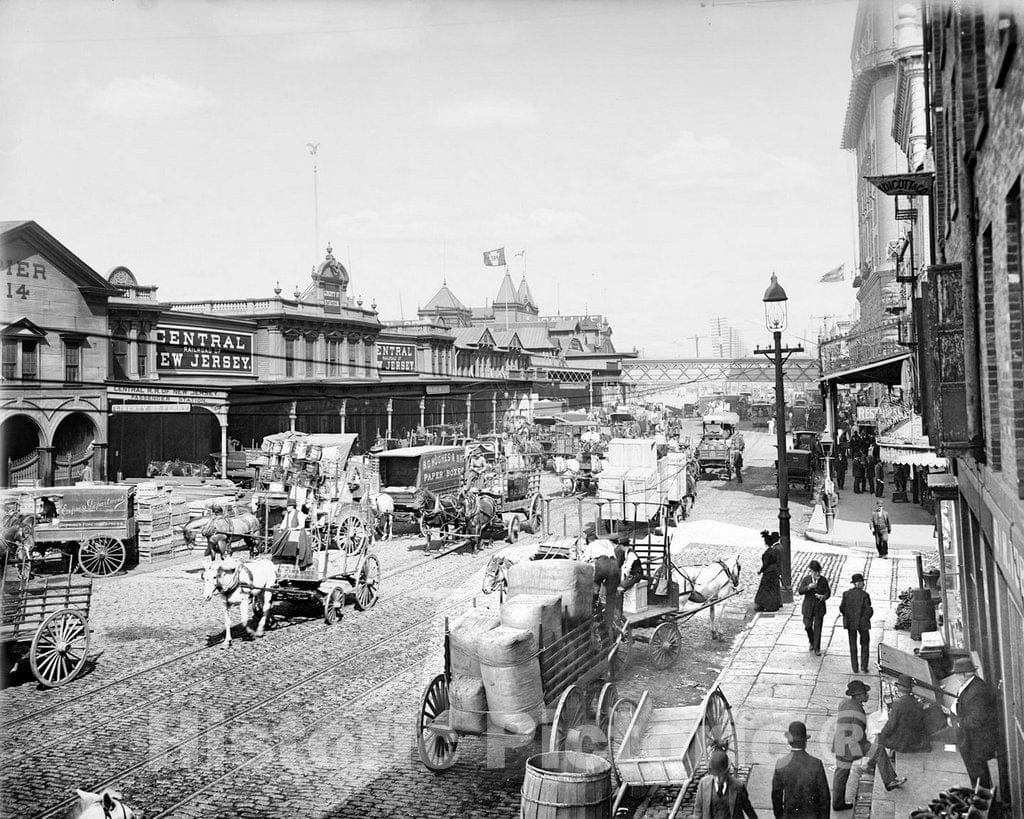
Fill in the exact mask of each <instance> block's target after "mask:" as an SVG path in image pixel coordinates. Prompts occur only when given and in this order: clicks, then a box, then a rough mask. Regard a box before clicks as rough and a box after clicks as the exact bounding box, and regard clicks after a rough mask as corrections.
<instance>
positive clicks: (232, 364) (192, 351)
mask: <svg viewBox="0 0 1024 819" xmlns="http://www.w3.org/2000/svg"><path fill="white" fill-rule="evenodd" d="M154 342H155V343H156V368H157V370H159V371H160V372H165V373H218V374H220V375H252V374H253V366H252V333H227V332H222V331H215V330H203V329H201V328H198V327H172V326H169V325H163V324H160V325H158V326H157V328H156V334H155V336H154Z"/></svg>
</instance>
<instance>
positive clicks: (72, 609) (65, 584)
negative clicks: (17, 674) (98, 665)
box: [0, 573, 92, 688]
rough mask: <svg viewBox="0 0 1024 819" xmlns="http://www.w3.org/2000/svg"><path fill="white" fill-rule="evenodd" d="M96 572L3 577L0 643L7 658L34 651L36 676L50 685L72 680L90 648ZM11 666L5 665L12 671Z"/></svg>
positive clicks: (30, 656)
mask: <svg viewBox="0 0 1024 819" xmlns="http://www.w3.org/2000/svg"><path fill="white" fill-rule="evenodd" d="M91 599H92V577H86V578H78V577H74V576H73V575H71V574H70V573H68V574H67V575H64V576H60V577H45V578H41V579H39V580H34V581H29V580H21V579H19V580H17V581H7V580H6V579H5V580H4V582H3V585H2V588H0V646H2V648H3V651H4V656H5V658H7V657H11V656H12V655H13V656H16V657H17V658H18V659H19V660H20V659H21V658H22V657H23V656H24V655H25V654H27V655H28V661H29V665H30V667H31V669H32V674H33V676H34V677H35V678H36V679H37V680H38V681H39V682H40V684H41V685H44V686H46V687H47V688H57V687H59V686H62V685H64V684H65V683H68V682H70V681H71V680H73V679H74V678H75V677H76V676H78V674H79V673H81V671H82V669H83V668H84V667H85V661H86V655H87V653H88V651H89V603H90V601H91ZM7 670H9V669H5V671H7Z"/></svg>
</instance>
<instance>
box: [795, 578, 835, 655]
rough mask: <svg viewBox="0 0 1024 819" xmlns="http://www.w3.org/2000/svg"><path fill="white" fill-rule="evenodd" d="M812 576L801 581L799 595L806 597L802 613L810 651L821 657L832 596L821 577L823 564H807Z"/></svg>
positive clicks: (798, 588) (825, 581)
mask: <svg viewBox="0 0 1024 819" xmlns="http://www.w3.org/2000/svg"><path fill="white" fill-rule="evenodd" d="M807 568H808V570H809V571H810V574H808V575H806V576H805V577H804V579H803V580H801V581H800V585H799V586H798V587H797V594H802V595H803V596H804V602H803V605H802V606H801V607H800V612H801V613H802V614H803V616H804V629H805V630H806V631H807V642H808V643H809V645H810V650H811V651H813V652H814V653H815V654H817V655H818V656H819V657H820V656H821V629H822V626H824V624H825V601H826V600H828V599H829V597H831V596H832V589H831V588H830V587H829V585H828V581H827V580H826V579H825V578H824V577H822V576H821V564H820V563H819V562H818V561H817V560H812V561H811V562H810V563H808V564H807Z"/></svg>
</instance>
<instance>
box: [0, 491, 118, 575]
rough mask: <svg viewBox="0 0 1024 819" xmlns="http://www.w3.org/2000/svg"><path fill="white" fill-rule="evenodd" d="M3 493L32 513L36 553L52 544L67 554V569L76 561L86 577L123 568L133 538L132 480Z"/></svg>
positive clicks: (43, 553) (41, 554)
mask: <svg viewBox="0 0 1024 819" xmlns="http://www.w3.org/2000/svg"><path fill="white" fill-rule="evenodd" d="M2 498H3V501H2V502H4V503H6V501H7V500H9V499H17V500H18V503H19V508H20V512H21V514H22V515H23V516H27V517H31V519H32V528H33V533H32V540H33V547H32V548H33V551H34V552H36V553H37V555H38V556H39V557H38V558H35V559H44V558H45V557H46V553H47V551H49V547H51V546H55V547H57V549H58V550H59V551H60V552H61V553H62V554H63V555H65V556H67V558H68V570H69V571H70V569H71V568H72V566H74V564H75V563H76V562H77V564H78V568H79V569H80V570H81V571H82V573H83V574H86V575H89V576H90V577H106V576H108V575H112V574H116V573H117V572H119V571H121V570H122V569H123V568H124V565H125V563H126V562H127V559H128V551H129V549H130V548H132V547H133V546H134V541H135V487H134V486H127V485H119V484H117V485H101V486H62V487H54V488H46V487H42V488H35V489H19V490H17V491H16V492H14V493H11V492H8V493H5V494H4V495H3V496H2Z"/></svg>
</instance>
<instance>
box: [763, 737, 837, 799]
mask: <svg viewBox="0 0 1024 819" xmlns="http://www.w3.org/2000/svg"><path fill="white" fill-rule="evenodd" d="M785 736H786V742H788V743H789V753H788V754H786V756H784V757H782V759H780V760H779V761H778V762H776V763H775V772H774V773H773V774H772V810H773V812H774V813H775V819H828V817H829V816H830V813H829V791H828V777H827V776H825V766H824V765H823V764H822V762H821V760H820V759H818V758H817V757H815V756H811V755H810V754H809V753H807V751H806V750H805V749H806V748H807V726H806V725H804V724H803V723H802V722H799V721H798V722H791V723H789V728H788V729H787V730H786V734H785Z"/></svg>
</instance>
